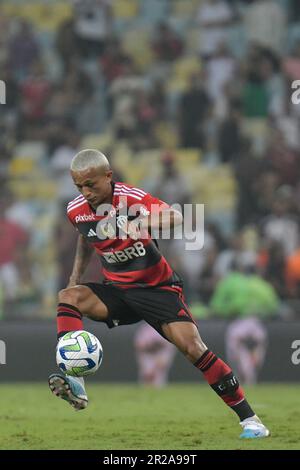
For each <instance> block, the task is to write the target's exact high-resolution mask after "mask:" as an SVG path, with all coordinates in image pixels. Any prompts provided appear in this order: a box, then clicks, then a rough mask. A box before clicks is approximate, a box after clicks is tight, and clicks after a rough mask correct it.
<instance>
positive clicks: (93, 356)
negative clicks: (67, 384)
mask: <svg viewBox="0 0 300 470" xmlns="http://www.w3.org/2000/svg"><path fill="white" fill-rule="evenodd" d="M102 358H103V350H102V346H101V343H100V341H99V340H98V338H96V336H95V335H93V334H92V333H89V332H88V331H84V330H78V331H70V332H69V333H66V334H65V335H64V336H62V338H60V340H59V341H58V343H57V347H56V363H57V365H58V367H59V368H60V370H61V371H62V372H64V374H66V375H72V376H75V377H82V376H85V375H91V374H94V373H95V372H96V370H97V369H98V368H99V367H100V364H101V362H102Z"/></svg>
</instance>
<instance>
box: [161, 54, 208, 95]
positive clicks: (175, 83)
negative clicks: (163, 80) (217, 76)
mask: <svg viewBox="0 0 300 470" xmlns="http://www.w3.org/2000/svg"><path fill="white" fill-rule="evenodd" d="M200 70H201V62H200V60H199V58H198V57H197V56H196V55H191V56H186V57H183V58H182V59H178V60H177V61H176V62H175V64H174V66H173V79H171V80H170V81H169V83H168V90H169V91H170V92H183V91H185V90H186V88H187V85H188V82H189V78H190V76H191V74H192V73H196V72H199V71H200Z"/></svg>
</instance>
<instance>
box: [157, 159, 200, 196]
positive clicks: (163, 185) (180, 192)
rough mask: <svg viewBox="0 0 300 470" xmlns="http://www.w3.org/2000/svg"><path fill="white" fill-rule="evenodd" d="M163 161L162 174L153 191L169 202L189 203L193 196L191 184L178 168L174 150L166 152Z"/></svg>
mask: <svg viewBox="0 0 300 470" xmlns="http://www.w3.org/2000/svg"><path fill="white" fill-rule="evenodd" d="M161 162H162V175H161V177H160V178H159V179H158V181H157V183H156V187H155V188H154V190H153V192H154V193H155V194H157V197H158V198H160V199H161V200H162V201H166V202H167V203H168V204H181V205H184V204H186V203H188V202H189V201H190V197H191V192H190V189H189V184H188V181H187V180H186V179H185V177H184V175H183V174H182V173H179V171H178V170H177V168H176V164H175V158H174V156H173V155H172V152H169V151H166V152H164V153H163V154H162V157H161Z"/></svg>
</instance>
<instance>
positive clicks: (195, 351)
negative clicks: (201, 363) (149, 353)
mask: <svg viewBox="0 0 300 470" xmlns="http://www.w3.org/2000/svg"><path fill="white" fill-rule="evenodd" d="M161 328H162V331H163V333H164V335H165V336H166V338H167V339H168V340H169V341H170V342H171V343H173V344H175V346H177V348H178V349H179V350H180V351H181V352H183V353H184V354H185V355H186V356H188V357H189V358H190V359H191V360H195V361H196V360H197V359H199V357H200V356H201V355H202V354H203V353H204V352H205V351H206V350H207V346H206V345H205V343H204V342H203V340H202V338H201V336H200V334H199V331H198V328H197V327H196V325H195V324H194V323H193V322H191V321H174V322H170V323H164V324H163V325H162V326H161Z"/></svg>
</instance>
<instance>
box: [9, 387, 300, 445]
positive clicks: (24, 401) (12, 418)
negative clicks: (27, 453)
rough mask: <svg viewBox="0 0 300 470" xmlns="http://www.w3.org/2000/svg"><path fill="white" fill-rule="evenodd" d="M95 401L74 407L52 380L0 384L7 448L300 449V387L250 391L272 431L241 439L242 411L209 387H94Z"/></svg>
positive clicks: (90, 397)
mask: <svg viewBox="0 0 300 470" xmlns="http://www.w3.org/2000/svg"><path fill="white" fill-rule="evenodd" d="M87 389H88V392H89V399H90V403H89V406H88V408H87V409H86V410H84V411H80V412H75V411H74V410H73V409H72V408H71V406H70V405H69V404H68V403H66V402H64V401H63V400H61V399H58V398H56V397H54V396H53V395H52V394H51V393H50V391H49V389H48V387H47V384H46V383H45V384H14V385H1V386H0V394H1V400H0V448H1V449H102V450H117V449H118V450H119V449H122V450H123V449H135V450H136V449H145V450H154V449H156V450H167V449H169V450H181V449H191V450H192V449H194V450H198V449H299V448H300V408H299V393H300V387H299V386H297V385H276V384H268V385H259V386H256V387H250V388H247V389H246V392H247V397H248V400H249V402H250V403H251V404H252V405H253V407H254V408H255V410H256V411H257V414H259V415H260V416H261V417H262V418H263V420H264V422H265V423H266V425H267V426H268V427H269V428H270V430H271V432H272V436H271V437H270V438H266V439H257V440H250V441H249V440H246V441H242V440H240V439H238V436H239V434H240V432H241V428H240V426H239V424H238V419H237V417H236V415H235V414H234V413H233V412H232V411H231V410H229V409H228V408H227V407H226V406H225V405H224V404H223V402H222V401H221V400H220V399H219V398H218V397H217V396H216V395H215V393H214V392H213V391H212V390H211V389H210V388H209V387H208V386H206V385H203V384H201V385H197V384H195V385H194V384H193V385H192V384H181V385H170V386H168V387H166V388H164V389H162V390H155V389H150V388H143V387H138V386H134V385H123V384H114V385H112V384H110V385H106V384H105V385H94V384H91V385H88V386H87Z"/></svg>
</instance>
